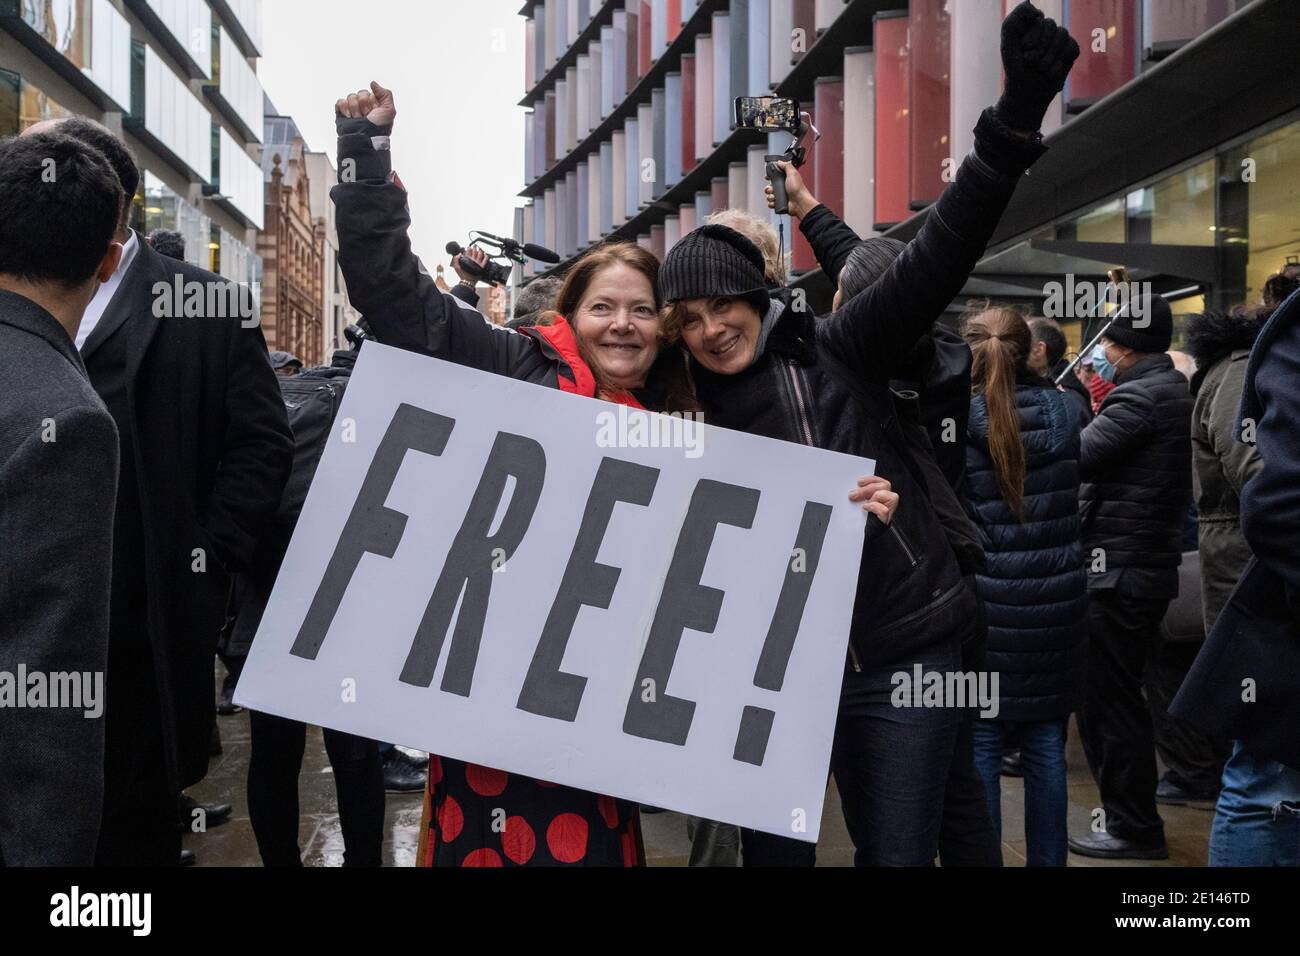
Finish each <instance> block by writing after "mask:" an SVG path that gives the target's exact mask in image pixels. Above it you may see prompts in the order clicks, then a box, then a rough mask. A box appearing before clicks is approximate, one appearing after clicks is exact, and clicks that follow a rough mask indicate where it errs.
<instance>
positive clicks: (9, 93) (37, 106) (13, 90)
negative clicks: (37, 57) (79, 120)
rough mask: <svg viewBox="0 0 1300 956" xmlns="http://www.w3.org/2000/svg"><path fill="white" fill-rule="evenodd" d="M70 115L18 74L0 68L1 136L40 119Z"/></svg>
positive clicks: (13, 134) (12, 133)
mask: <svg viewBox="0 0 1300 956" xmlns="http://www.w3.org/2000/svg"><path fill="white" fill-rule="evenodd" d="M71 115H72V114H71V112H69V111H68V110H66V109H64V108H63V107H62V106H60V105H59V104H58V103H56V102H55V101H54V100H52V99H51V98H50V97H49V96H48V95H47V94H46V93H45V92H44V91H43V90H41V89H39V88H37V87H35V86H32V84H30V83H28V82H26V81H25V80H24V79H23V78H22V77H21V76H20V75H18V74H17V73H14V72H13V71H12V70H0V136H16V135H18V134H19V133H21V132H22V131H23V130H25V129H27V127H29V126H33V125H35V124H36V123H40V122H42V121H43V120H49V119H63V118H64V117H66V116H71Z"/></svg>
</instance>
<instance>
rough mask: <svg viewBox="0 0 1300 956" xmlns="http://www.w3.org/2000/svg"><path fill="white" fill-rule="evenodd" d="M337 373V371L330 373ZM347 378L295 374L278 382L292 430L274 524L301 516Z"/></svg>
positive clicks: (346, 384) (345, 376)
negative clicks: (288, 463)
mask: <svg viewBox="0 0 1300 956" xmlns="http://www.w3.org/2000/svg"><path fill="white" fill-rule="evenodd" d="M333 371H334V372H335V373H337V371H338V370H337V369H335V370H333ZM348 377H349V376H348V375H346V374H342V375H340V374H333V375H331V376H330V377H328V378H326V377H323V376H322V377H320V378H316V377H313V376H311V375H295V376H292V377H290V378H283V379H281V380H280V395H281V397H282V398H283V399H284V410H285V412H286V413H287V414H288V416H289V427H290V429H292V431H293V470H292V471H291V472H290V473H289V482H288V484H286V485H285V487H284V495H283V497H281V499H280V510H279V511H278V512H277V513H276V521H277V522H281V523H287V524H289V525H291V526H292V525H293V524H294V523H296V522H297V520H298V516H299V515H300V514H302V506H303V504H304V502H306V500H307V490H308V489H309V488H311V483H312V479H313V478H315V477H316V469H317V468H318V467H319V466H320V458H321V455H322V454H323V453H324V451H325V444H326V442H327V441H328V440H329V435H330V429H332V428H333V427H334V419H335V417H336V416H337V415H338V413H339V407H340V406H341V405H342V404H343V393H344V391H345V390H346V389H347V386H348Z"/></svg>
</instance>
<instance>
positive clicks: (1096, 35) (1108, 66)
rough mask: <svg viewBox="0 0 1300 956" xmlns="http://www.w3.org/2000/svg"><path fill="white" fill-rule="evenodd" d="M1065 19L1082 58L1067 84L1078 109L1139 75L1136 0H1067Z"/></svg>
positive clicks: (1069, 101)
mask: <svg viewBox="0 0 1300 956" xmlns="http://www.w3.org/2000/svg"><path fill="white" fill-rule="evenodd" d="M1065 22H1066V26H1067V28H1068V29H1069V31H1070V35H1071V36H1072V37H1074V39H1075V42H1076V43H1078V44H1079V51H1080V52H1079V59H1078V61H1077V62H1076V63H1075V64H1074V68H1073V69H1072V70H1071V71H1070V78H1069V80H1068V81H1067V82H1066V86H1065V102H1066V108H1067V109H1068V110H1070V111H1071V112H1078V111H1079V110H1081V109H1083V108H1085V107H1087V106H1088V105H1090V104H1092V103H1094V102H1096V101H1097V100H1099V99H1101V98H1102V97H1104V96H1107V95H1108V94H1110V93H1113V92H1114V91H1115V90H1117V89H1119V88H1120V87H1121V86H1123V85H1124V84H1125V83H1127V82H1128V81H1129V80H1131V79H1133V77H1134V76H1136V75H1137V4H1136V3H1134V2H1133V0H1065Z"/></svg>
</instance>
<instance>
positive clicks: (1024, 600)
mask: <svg viewBox="0 0 1300 956" xmlns="http://www.w3.org/2000/svg"><path fill="white" fill-rule="evenodd" d="M962 334H963V336H964V338H965V339H966V342H967V344H968V345H969V346H970V349H971V354H972V357H973V365H972V370H971V379H972V382H971V384H972V390H973V392H974V394H973V397H972V398H971V414H970V424H969V426H968V431H967V445H966V460H967V470H968V471H967V478H968V485H967V489H968V495H967V508H968V509H969V511H970V515H971V518H972V520H974V522H975V524H976V526H977V527H978V528H979V531H980V537H981V539H982V542H983V545H984V550H985V552H986V554H987V556H988V570H987V571H986V572H984V573H983V574H979V575H977V576H976V583H977V590H978V592H979V596H980V598H981V600H982V601H983V602H984V608H985V612H986V614H987V617H988V625H989V632H988V669H989V671H990V673H992V674H994V675H996V676H997V677H998V683H997V684H996V685H994V688H995V690H996V692H997V710H996V713H995V714H993V715H990V716H984V715H981V719H980V720H978V721H977V722H976V725H975V762H976V764H977V765H978V767H979V771H980V776H981V777H983V779H984V785H985V787H986V789H987V792H988V803H989V811H990V813H991V814H992V815H993V822H994V824H995V825H996V826H997V827H998V830H999V832H1000V831H1001V827H1002V822H1001V821H1002V814H1001V768H1002V751H1003V746H1004V745H1008V744H1009V745H1013V746H1018V747H1019V748H1020V752H1021V760H1022V762H1023V765H1024V774H1025V840H1026V843H1027V856H1028V861H1029V865H1030V866H1064V865H1065V858H1066V838H1067V834H1066V824H1065V819H1066V803H1067V800H1066V781H1065V733H1066V724H1067V722H1068V720H1069V717H1070V711H1071V710H1072V707H1073V700H1072V696H1073V695H1072V693H1071V689H1072V686H1073V674H1072V667H1071V659H1072V657H1073V654H1074V651H1075V649H1076V648H1077V647H1078V646H1079V644H1080V643H1081V642H1082V640H1083V636H1084V633H1085V630H1084V629H1085V624H1086V619H1087V614H1086V610H1087V604H1086V602H1087V580H1086V574H1085V570H1084V559H1083V549H1082V545H1081V543H1080V527H1079V504H1078V501H1079V421H1078V414H1077V413H1076V412H1075V410H1074V406H1073V405H1072V404H1071V402H1070V400H1069V398H1067V397H1066V395H1065V393H1064V392H1062V391H1061V390H1060V389H1058V388H1057V387H1056V386H1055V385H1053V384H1052V382H1050V381H1049V380H1047V379H1044V378H1039V377H1038V376H1037V375H1035V374H1034V373H1033V372H1031V371H1030V370H1029V367H1028V359H1029V351H1030V348H1031V345H1032V337H1031V335H1030V331H1029V325H1028V323H1027V322H1026V321H1025V318H1024V316H1023V315H1021V314H1020V313H1019V312H1018V311H1016V310H1015V309H1012V308H1006V307H997V306H992V307H990V306H988V305H985V306H984V307H983V308H980V309H977V310H975V311H973V312H971V313H968V316H967V318H966V320H965V323H964V328H963V333H962Z"/></svg>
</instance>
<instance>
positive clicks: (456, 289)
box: [451, 246, 489, 309]
mask: <svg viewBox="0 0 1300 956" xmlns="http://www.w3.org/2000/svg"><path fill="white" fill-rule="evenodd" d="M465 259H468V260H469V261H470V262H471V263H473V264H474V265H475V266H477V267H478V269H479V271H478V272H477V273H475V272H474V271H472V270H471V269H470V268H467V267H466V265H465V263H464V261H463V260H465ZM488 259H489V257H488V254H487V253H486V252H484V251H483V250H482V249H480V248H478V247H477V246H474V247H472V248H469V249H466V250H465V251H463V252H461V253H459V254H458V255H454V256H452V257H451V267H452V269H453V270H454V271H455V273H456V275H458V276H460V281H459V282H457V283H456V284H455V285H454V286H452V287H451V294H452V295H454V296H455V297H456V298H458V299H460V300H461V301H462V302H464V303H465V304H466V305H468V306H470V307H471V308H474V309H477V308H478V302H479V294H478V280H479V278H480V276H482V274H483V272H482V270H483V269H484V268H485V267H486V266H487V264H488Z"/></svg>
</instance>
